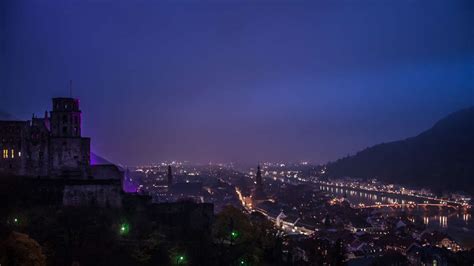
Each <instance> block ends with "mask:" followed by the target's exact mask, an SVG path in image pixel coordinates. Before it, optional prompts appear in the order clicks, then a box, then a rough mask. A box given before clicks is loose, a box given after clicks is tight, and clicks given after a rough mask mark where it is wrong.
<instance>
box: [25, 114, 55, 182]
mask: <svg viewBox="0 0 474 266" xmlns="http://www.w3.org/2000/svg"><path fill="white" fill-rule="evenodd" d="M47 122H48V121H47V120H46V119H38V118H33V120H32V123H31V128H30V132H29V134H28V139H27V143H28V144H27V148H26V153H25V154H26V157H25V161H26V164H25V173H26V175H29V176H48V175H49V130H48V128H47Z"/></svg>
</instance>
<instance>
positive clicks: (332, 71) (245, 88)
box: [0, 1, 474, 165]
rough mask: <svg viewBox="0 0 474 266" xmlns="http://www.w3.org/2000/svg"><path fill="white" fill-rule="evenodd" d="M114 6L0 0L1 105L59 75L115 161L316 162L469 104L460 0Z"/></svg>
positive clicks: (465, 12) (54, 87) (39, 109)
mask: <svg viewBox="0 0 474 266" xmlns="http://www.w3.org/2000/svg"><path fill="white" fill-rule="evenodd" d="M421 2H423V1H421ZM120 3H122V5H120V4H119V5H117V4H116V5H113V4H111V3H108V2H95V1H86V2H65V3H61V4H58V3H54V4H52V3H49V2H44V1H37V2H36V1H32V2H28V4H27V3H25V2H21V1H14V2H13V1H5V2H3V3H2V4H1V5H2V7H3V8H2V10H5V11H6V12H5V14H6V15H5V16H4V19H3V20H2V21H1V22H0V23H1V24H0V25H1V28H0V30H1V32H2V34H5V36H7V38H5V39H4V40H3V41H2V42H1V43H0V48H1V51H2V53H1V56H2V57H3V58H2V61H3V62H6V64H2V66H0V67H2V69H0V70H1V71H0V72H1V73H2V74H1V75H3V76H2V79H1V80H2V81H3V84H2V88H6V89H3V90H2V91H1V92H0V96H1V100H0V101H1V107H0V109H1V110H0V111H2V112H7V113H10V114H12V115H13V116H14V117H16V118H18V119H29V118H31V113H33V112H34V113H36V114H37V115H38V116H41V115H42V114H43V112H44V109H45V106H47V105H48V99H49V98H52V97H58V96H69V93H70V91H69V80H70V79H72V80H73V84H72V96H73V97H77V98H80V99H81V105H82V106H83V107H82V109H83V110H84V112H83V116H84V120H85V121H87V122H86V123H85V124H84V127H83V134H84V135H85V136H88V137H91V138H92V139H93V140H95V141H93V142H92V143H91V149H92V151H93V152H95V153H97V154H99V155H101V156H104V157H105V158H107V159H109V160H110V161H113V162H116V163H121V164H126V165H136V164H143V163H151V162H156V161H164V160H189V161H194V162H200V163H207V162H209V161H213V162H246V163H251V162H258V161H300V160H304V161H311V162H314V163H326V162H328V161H332V160H335V159H338V158H340V157H343V156H346V155H347V154H353V153H354V152H357V151H359V150H361V149H363V148H366V147H368V146H371V145H374V144H377V143H381V142H388V141H392V140H398V139H403V138H406V137H410V136H414V135H417V134H418V133H420V132H422V131H424V130H426V129H428V128H430V127H431V126H432V125H433V124H434V122H436V121H437V120H439V119H440V118H442V117H444V116H446V115H447V114H449V113H452V112H455V111H457V110H459V109H462V108H466V107H469V106H472V105H473V104H474V93H473V89H472V88H473V86H474V80H473V75H472V73H473V72H474V69H473V65H474V64H473V60H474V52H473V50H472V44H473V42H474V40H473V36H474V35H472V34H469V33H470V32H471V31H472V29H470V28H469V26H468V25H470V24H472V23H470V22H473V21H472V20H473V17H474V16H471V14H472V12H473V10H474V8H473V4H472V3H470V2H469V1H453V2H449V3H447V2H444V1H434V2H433V1H431V2H430V4H429V5H425V4H417V3H415V2H410V3H397V2H395V1H393V2H390V1H389V2H388V5H385V4H382V3H364V4H355V3H345V4H344V5H343V4H340V3H334V2H333V3H331V2H325V1H322V2H318V3H309V2H306V1H301V2H298V3H297V4H290V3H286V2H282V3H281V4H280V5H276V6H275V5H272V6H266V5H265V4H264V3H258V4H256V3H252V4H250V3H247V4H238V3H235V2H230V3H216V2H208V1H204V2H200V3H199V4H197V3H187V2H179V3H167V2H161V3H151V2H143V3H130V2H120ZM393 10H397V11H398V12H393ZM85 17H87V18H88V19H87V20H86V19H84V18H85ZM58 22H61V23H58ZM347 39H350V40H351V41H350V42H347V41H346V40H347ZM211 48H212V49H211ZM6 66H8V67H6ZM46 66H47V67H46ZM117 132H120V133H119V134H117Z"/></svg>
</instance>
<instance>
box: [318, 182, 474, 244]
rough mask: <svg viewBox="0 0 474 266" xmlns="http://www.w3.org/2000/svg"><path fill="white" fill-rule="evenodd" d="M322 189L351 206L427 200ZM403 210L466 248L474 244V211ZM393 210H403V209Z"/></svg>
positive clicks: (386, 194)
mask: <svg viewBox="0 0 474 266" xmlns="http://www.w3.org/2000/svg"><path fill="white" fill-rule="evenodd" d="M319 188H320V189H321V190H323V191H326V192H328V193H330V194H332V195H334V196H335V197H341V196H345V197H346V198H347V200H349V202H350V203H351V205H358V204H359V203H363V204H365V205H375V203H376V202H380V203H382V204H389V203H401V204H404V203H408V202H409V201H413V202H415V203H424V202H425V200H423V199H420V198H417V197H413V196H409V195H396V194H389V193H383V192H372V191H363V190H356V189H350V188H341V187H332V186H325V185H320V186H319ZM385 210H386V211H391V209H389V208H386V209H385ZM402 210H404V211H406V213H407V214H408V215H409V216H411V217H414V218H415V217H417V218H420V219H423V223H424V224H425V225H426V226H427V228H430V229H435V230H439V231H442V232H446V233H447V234H448V235H450V236H451V237H452V238H454V239H455V240H456V241H457V242H459V243H460V244H461V245H463V246H464V247H466V248H473V247H474V220H473V217H472V214H471V213H469V212H465V211H452V210H451V211H449V210H447V209H442V208H430V210H429V211H426V210H425V209H423V208H422V207H418V208H412V209H402ZM393 211H397V212H399V211H400V209H397V210H393Z"/></svg>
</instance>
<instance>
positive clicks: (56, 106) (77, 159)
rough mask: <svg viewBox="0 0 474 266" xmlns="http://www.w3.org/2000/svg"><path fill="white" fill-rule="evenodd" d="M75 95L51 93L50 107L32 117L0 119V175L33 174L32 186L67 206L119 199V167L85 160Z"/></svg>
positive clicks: (113, 202)
mask: <svg viewBox="0 0 474 266" xmlns="http://www.w3.org/2000/svg"><path fill="white" fill-rule="evenodd" d="M81 122H82V121H81V110H80V108H79V100H78V99H74V98H53V110H52V111H51V112H49V113H48V112H45V115H44V117H43V118H37V117H35V116H34V115H33V117H32V119H31V121H0V151H1V152H2V156H1V157H0V175H1V176H6V177H25V178H27V179H28V178H30V180H32V179H31V177H34V180H35V181H34V182H35V185H34V188H35V189H36V190H41V191H50V192H51V193H53V194H58V193H59V194H60V195H62V196H61V198H62V204H63V205H69V206H71V205H72V206H83V205H99V206H104V207H105V206H115V207H120V205H121V196H120V195H121V193H122V188H121V185H122V183H121V182H122V179H123V171H121V170H120V169H119V168H118V167H117V166H116V165H113V164H102V165H91V163H90V157H91V153H90V138H85V137H82V135H81Z"/></svg>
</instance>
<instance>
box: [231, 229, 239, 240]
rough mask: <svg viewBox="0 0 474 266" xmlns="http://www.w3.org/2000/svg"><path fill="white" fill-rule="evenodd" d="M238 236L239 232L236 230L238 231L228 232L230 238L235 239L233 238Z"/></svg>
mask: <svg viewBox="0 0 474 266" xmlns="http://www.w3.org/2000/svg"><path fill="white" fill-rule="evenodd" d="M238 237H239V232H238V231H235V230H233V231H232V232H230V238H231V239H232V240H235V239H237V238H238Z"/></svg>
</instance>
